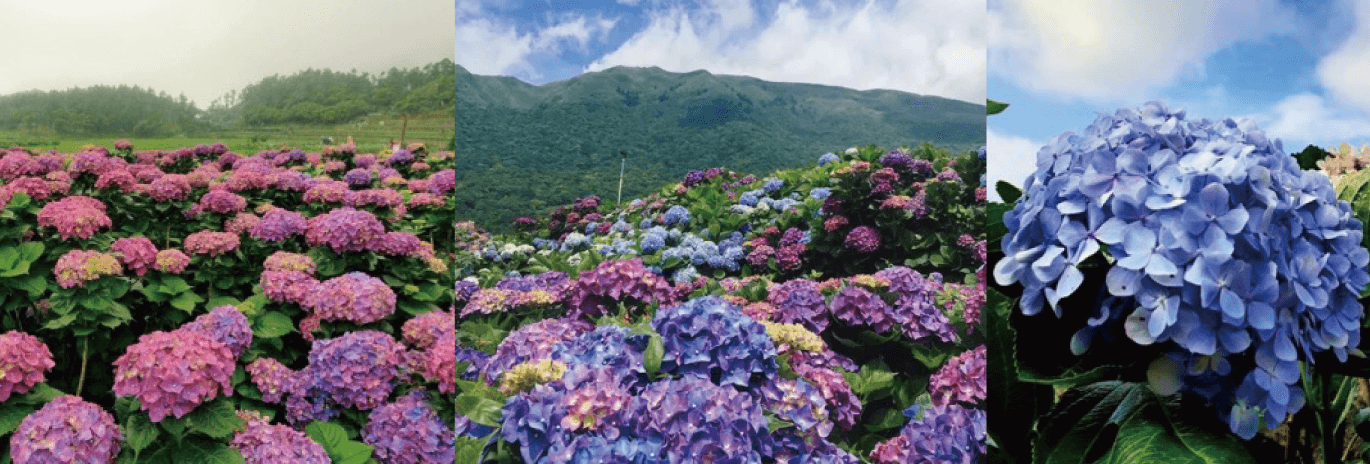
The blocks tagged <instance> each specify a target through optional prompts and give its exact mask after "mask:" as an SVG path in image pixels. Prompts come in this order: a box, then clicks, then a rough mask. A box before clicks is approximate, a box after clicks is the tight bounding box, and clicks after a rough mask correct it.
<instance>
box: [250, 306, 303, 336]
mask: <svg viewBox="0 0 1370 464" xmlns="http://www.w3.org/2000/svg"><path fill="white" fill-rule="evenodd" d="M294 331H295V325H294V324H293V323H291V322H290V317H288V316H286V315H284V314H281V313H278V312H275V311H271V312H266V313H262V315H261V317H258V318H257V324H256V326H255V327H253V328H252V335H253V336H256V337H260V338H276V337H280V336H282V335H285V334H288V333H290V332H294Z"/></svg>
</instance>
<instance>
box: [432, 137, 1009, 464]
mask: <svg viewBox="0 0 1370 464" xmlns="http://www.w3.org/2000/svg"><path fill="white" fill-rule="evenodd" d="M984 154H985V153H984V150H983V149H982V150H980V152H979V153H975V152H970V153H950V152H947V151H945V150H941V149H938V148H935V147H932V146H930V145H923V146H921V147H918V148H916V149H912V150H909V149H897V150H890V151H887V150H882V149H880V148H878V147H873V146H872V147H865V148H859V149H858V148H852V149H849V150H846V151H844V152H843V153H841V154H835V153H829V154H826V155H823V156H821V157H819V158H818V160H817V163H816V164H813V165H810V166H809V167H807V168H802V169H793V170H786V171H779V172H776V173H773V174H772V175H770V176H766V177H756V176H751V175H742V174H739V173H735V172H731V171H728V170H725V169H721V168H711V169H706V170H697V171H693V172H691V173H689V174H688V175H686V176H685V178H684V179H682V181H681V182H680V183H678V184H674V185H669V186H665V187H663V188H662V189H661V190H660V191H658V192H656V193H653V194H651V195H649V196H647V197H645V198H639V199H635V200H632V201H630V202H625V203H623V204H622V205H610V204H607V203H606V202H604V201H601V199H600V198H598V197H595V196H590V197H585V198H581V199H579V200H577V201H575V202H574V203H573V204H570V205H566V206H564V207H561V208H558V209H556V210H555V211H552V212H551V213H550V214H548V215H547V216H544V217H525V218H520V219H518V220H517V221H516V223H515V228H516V230H517V232H515V233H513V234H511V235H500V236H492V235H490V234H488V233H484V232H483V231H481V230H479V229H478V228H476V227H474V225H472V224H470V223H466V224H458V225H457V230H456V236H457V247H458V249H457V252H456V253H457V254H456V260H455V263H456V266H457V268H458V269H457V274H458V277H459V279H460V280H459V281H458V282H457V286H456V295H455V299H456V311H457V321H458V322H457V330H456V332H457V346H456V359H457V361H458V362H457V372H458V375H457V377H458V379H457V388H456V390H457V391H458V394H457V396H456V410H457V418H456V420H457V423H456V433H457V439H456V457H457V462H463V463H464V462H493V463H516V462H526V463H533V462H548V463H555V462H625V463H626V462H634V463H665V462H748V463H762V462H781V463H800V462H851V463H856V462H868V463H869V462H875V463H905V462H979V461H981V460H982V459H983V456H984V455H985V453H986V446H987V435H986V426H987V424H986V414H985V402H986V395H985V391H986V369H987V364H986V354H987V353H986V349H985V343H986V339H985V336H984V330H983V327H982V326H981V323H980V311H981V307H982V306H983V305H984V304H985V293H984V289H985V287H984V279H985V273H986V266H985V262H986V242H985V240H984V235H983V234H984V224H985V222H984V221H985V208H984V204H985V188H984V185H983V179H984V177H983V176H984V172H985V157H984Z"/></svg>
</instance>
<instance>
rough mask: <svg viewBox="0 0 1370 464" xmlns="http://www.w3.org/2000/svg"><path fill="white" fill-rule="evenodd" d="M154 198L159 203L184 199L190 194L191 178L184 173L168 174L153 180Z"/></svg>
mask: <svg viewBox="0 0 1370 464" xmlns="http://www.w3.org/2000/svg"><path fill="white" fill-rule="evenodd" d="M151 189H152V199H153V200H156V201H157V202H158V203H162V202H166V201H170V200H184V199H185V198H186V195H189V194H190V179H187V178H186V176H185V175H183V174H167V175H164V176H161V177H158V178H157V180H154V181H152V187H151Z"/></svg>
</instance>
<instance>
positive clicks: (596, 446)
mask: <svg viewBox="0 0 1370 464" xmlns="http://www.w3.org/2000/svg"><path fill="white" fill-rule="evenodd" d="M661 445H662V440H661V438H660V437H655V438H652V439H640V438H624V437H618V438H617V439H608V438H605V437H603V436H600V435H580V436H577V437H575V439H573V440H571V442H570V443H568V444H567V445H566V447H565V449H564V450H559V452H558V455H559V456H566V455H569V456H570V459H569V460H567V461H565V462H593V463H597V464H666V463H667V462H670V461H667V460H666V459H662V458H661V457H660V456H661ZM563 453H564V454H563Z"/></svg>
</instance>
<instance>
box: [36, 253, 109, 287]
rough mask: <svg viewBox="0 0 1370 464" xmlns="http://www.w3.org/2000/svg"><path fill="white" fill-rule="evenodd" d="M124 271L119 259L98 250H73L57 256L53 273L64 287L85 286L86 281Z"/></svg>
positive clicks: (58, 282)
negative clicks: (59, 256)
mask: <svg viewBox="0 0 1370 464" xmlns="http://www.w3.org/2000/svg"><path fill="white" fill-rule="evenodd" d="M122 272H124V269H123V266H120V265H119V259H118V258H115V257H114V255H110V254H105V253H101V252H98V251H87V250H71V251H68V252H66V254H63V255H62V257H61V258H57V265H56V266H53V268H52V273H53V274H54V275H56V276H57V284H58V285H61V286H62V288H72V287H83V286H85V284H86V282H90V281H92V280H95V279H99V278H100V277H103V276H107V275H118V274H119V273H122Z"/></svg>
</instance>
